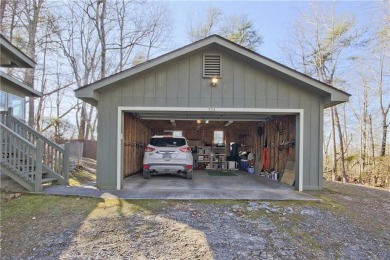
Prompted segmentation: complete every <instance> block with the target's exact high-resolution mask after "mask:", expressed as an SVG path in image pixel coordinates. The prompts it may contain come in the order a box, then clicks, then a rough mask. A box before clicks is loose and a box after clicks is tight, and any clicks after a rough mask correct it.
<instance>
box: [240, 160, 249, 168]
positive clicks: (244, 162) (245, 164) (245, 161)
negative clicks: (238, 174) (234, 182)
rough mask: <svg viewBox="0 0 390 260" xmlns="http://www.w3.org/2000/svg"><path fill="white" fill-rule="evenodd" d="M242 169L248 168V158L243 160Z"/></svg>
mask: <svg viewBox="0 0 390 260" xmlns="http://www.w3.org/2000/svg"><path fill="white" fill-rule="evenodd" d="M240 166H241V169H243V170H246V169H248V160H241V164H240Z"/></svg>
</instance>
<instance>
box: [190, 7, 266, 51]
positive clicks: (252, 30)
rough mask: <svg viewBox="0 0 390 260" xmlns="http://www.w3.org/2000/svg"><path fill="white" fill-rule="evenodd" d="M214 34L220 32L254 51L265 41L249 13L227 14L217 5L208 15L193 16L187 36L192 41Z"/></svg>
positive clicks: (210, 9)
mask: <svg viewBox="0 0 390 260" xmlns="http://www.w3.org/2000/svg"><path fill="white" fill-rule="evenodd" d="M212 34H219V35H221V36H223V37H225V38H227V39H229V40H231V41H233V42H235V43H237V44H239V45H241V46H244V47H246V48H248V49H251V50H254V51H255V50H258V48H259V47H260V46H261V44H262V43H263V37H262V36H261V35H260V33H259V32H258V30H257V29H256V27H255V23H254V21H253V20H251V19H250V18H249V16H248V15H247V14H233V15H225V14H224V13H223V12H222V10H220V9H218V8H216V7H210V8H209V9H208V10H207V12H206V15H204V14H203V13H202V14H199V15H198V17H194V16H192V18H191V20H190V21H189V25H188V28H187V36H188V39H189V40H190V41H191V42H194V41H197V40H200V39H203V38H205V37H207V36H210V35H212Z"/></svg>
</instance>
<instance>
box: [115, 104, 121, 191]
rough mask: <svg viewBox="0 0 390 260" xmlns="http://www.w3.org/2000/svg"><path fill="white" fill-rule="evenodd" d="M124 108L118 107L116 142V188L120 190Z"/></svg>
mask: <svg viewBox="0 0 390 260" xmlns="http://www.w3.org/2000/svg"><path fill="white" fill-rule="evenodd" d="M121 136H122V110H121V108H120V107H118V129H117V144H116V170H117V174H116V189H117V190H120V189H121V186H122V174H121V169H122V161H121V158H122V151H121V150H122V138H121Z"/></svg>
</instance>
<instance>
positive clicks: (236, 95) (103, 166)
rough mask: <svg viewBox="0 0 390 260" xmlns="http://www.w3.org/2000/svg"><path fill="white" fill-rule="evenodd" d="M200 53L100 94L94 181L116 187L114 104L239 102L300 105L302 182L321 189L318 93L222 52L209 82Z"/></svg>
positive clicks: (245, 105)
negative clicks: (217, 71) (218, 67)
mask: <svg viewBox="0 0 390 260" xmlns="http://www.w3.org/2000/svg"><path fill="white" fill-rule="evenodd" d="M204 52H212V50H207V51H204ZM202 54H203V52H202V53H198V54H196V55H194V56H191V57H188V58H185V59H182V60H180V61H176V62H174V63H170V64H166V65H165V66H163V67H158V68H155V70H150V71H149V72H147V73H143V74H142V77H138V78H130V79H129V80H128V81H126V82H122V83H121V84H120V85H117V86H116V87H113V88H110V89H108V90H106V91H104V92H101V93H100V100H99V105H98V110H99V114H98V118H99V121H98V133H99V138H98V155H97V156H98V173H97V174H98V175H99V178H98V186H99V187H100V188H115V187H116V172H117V167H119V166H118V165H117V159H116V145H117V128H116V126H117V125H118V122H117V111H118V106H146V107H153V106H156V107H160V106H161V107H225V108H226V107H230V108H232V107H237V108H295V109H297V108H300V109H304V140H303V142H304V145H303V153H304V164H303V165H302V167H303V173H304V178H303V186H304V189H321V188H322V154H321V151H322V149H321V147H322V123H323V105H322V102H323V101H322V98H321V97H320V96H318V95H315V94H313V93H310V92H307V91H305V90H303V89H302V88H299V87H297V86H293V85H291V84H290V83H289V82H287V81H284V80H282V79H279V78H276V77H274V76H272V75H269V74H267V73H265V72H263V71H261V70H258V69H256V68H253V67H251V66H249V65H248V64H246V63H243V62H241V61H239V60H236V59H234V58H232V57H229V56H228V55H226V54H224V53H222V55H223V56H222V78H221V79H220V80H219V81H218V84H217V86H216V87H211V86H210V79H204V78H202ZM297 134H298V133H297Z"/></svg>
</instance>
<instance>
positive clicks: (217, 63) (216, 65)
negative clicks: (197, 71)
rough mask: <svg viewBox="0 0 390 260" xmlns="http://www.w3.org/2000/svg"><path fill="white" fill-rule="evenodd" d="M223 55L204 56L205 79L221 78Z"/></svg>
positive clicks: (208, 54) (210, 54) (207, 54)
mask: <svg viewBox="0 0 390 260" xmlns="http://www.w3.org/2000/svg"><path fill="white" fill-rule="evenodd" d="M221 67H222V65H221V54H219V53H205V54H203V78H214V77H216V78H220V77H221V74H222V73H221V71H222V68H221Z"/></svg>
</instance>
